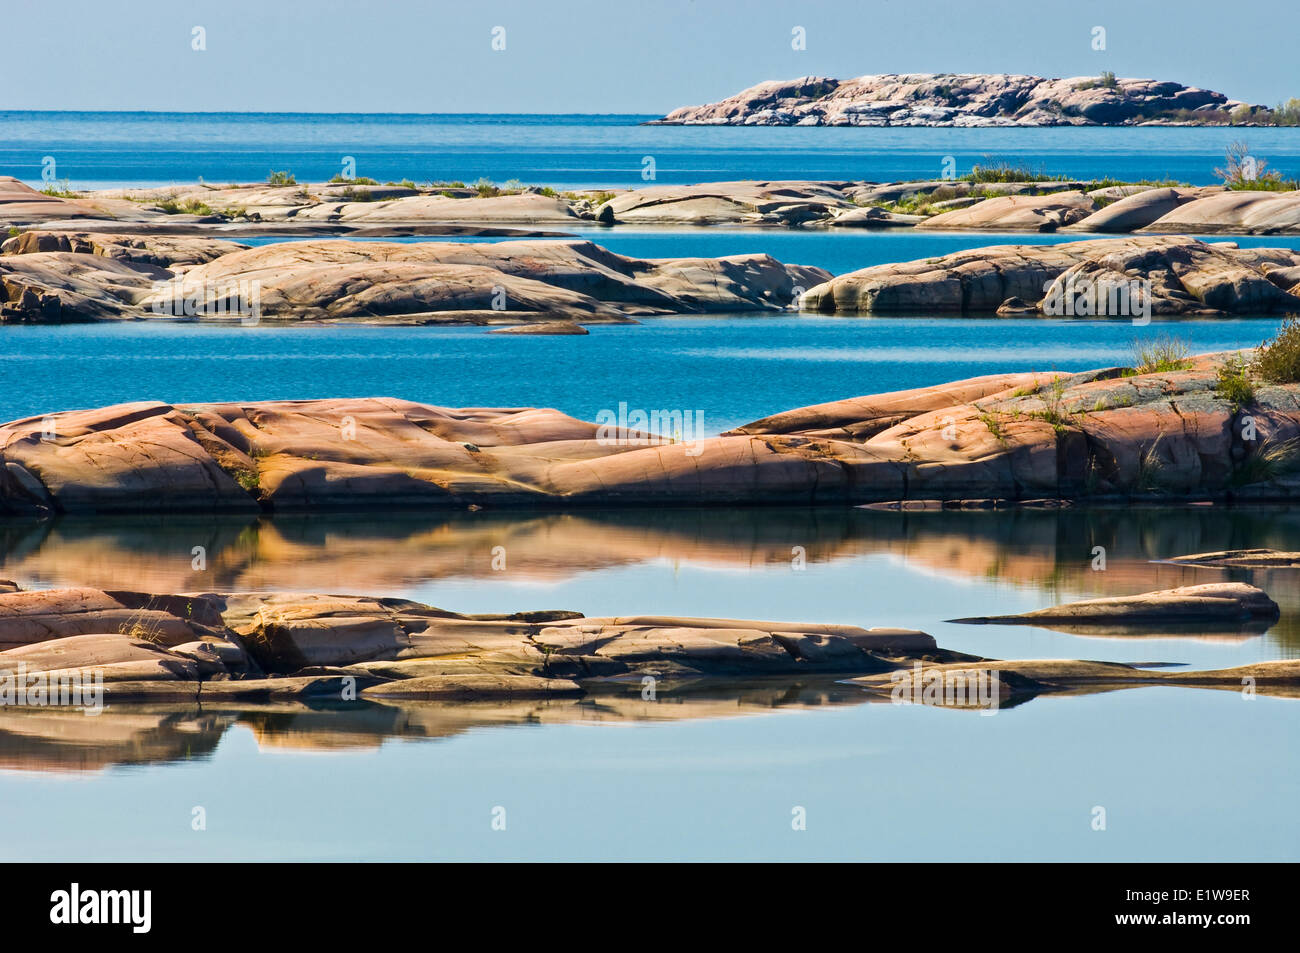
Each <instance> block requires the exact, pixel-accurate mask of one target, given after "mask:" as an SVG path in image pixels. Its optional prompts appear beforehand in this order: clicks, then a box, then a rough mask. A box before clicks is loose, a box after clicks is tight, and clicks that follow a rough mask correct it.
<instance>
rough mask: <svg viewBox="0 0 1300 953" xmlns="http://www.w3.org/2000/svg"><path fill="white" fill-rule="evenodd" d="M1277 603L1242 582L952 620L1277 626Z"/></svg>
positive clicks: (1101, 624) (1080, 623)
mask: <svg viewBox="0 0 1300 953" xmlns="http://www.w3.org/2000/svg"><path fill="white" fill-rule="evenodd" d="M1279 615H1280V610H1279V609H1278V605H1277V603H1276V602H1274V601H1273V600H1272V599H1270V598H1269V597H1268V593H1266V592H1264V591H1263V590H1262V589H1259V588H1257V587H1256V586H1252V585H1249V584H1247V583H1244V582H1212V583H1207V584H1205V585H1202V586H1183V587H1180V588H1178V589H1164V590H1161V591H1159V592H1144V593H1140V594H1138V595H1133V596H1111V597H1108V598H1104V599H1085V600H1082V601H1080V602H1068V603H1065V604H1063V605H1059V606H1052V607H1050V608H1047V609H1035V610H1034V611H1032V612H1023V613H1020V614H1018V615H999V616H979V617H972V618H967V619H952V620H951V621H952V622H964V623H968V624H976V625H982V624H988V623H993V622H999V623H1003V624H1008V623H1011V624H1020V625H1051V624H1052V623H1062V622H1063V623H1068V624H1070V625H1074V626H1091V625H1097V626H1109V625H1115V624H1119V625H1125V624H1130V625H1131V624H1135V623H1144V624H1147V625H1159V624H1173V625H1187V624H1190V623H1209V624H1220V625H1223V624H1233V623H1249V622H1260V621H1264V622H1275V621H1277V618H1278V616H1279Z"/></svg>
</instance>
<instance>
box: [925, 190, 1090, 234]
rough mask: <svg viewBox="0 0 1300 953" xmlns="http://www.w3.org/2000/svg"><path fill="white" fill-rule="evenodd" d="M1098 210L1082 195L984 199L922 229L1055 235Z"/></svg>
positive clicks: (944, 214)
mask: <svg viewBox="0 0 1300 953" xmlns="http://www.w3.org/2000/svg"><path fill="white" fill-rule="evenodd" d="M1096 208H1097V204H1096V202H1094V201H1093V200H1092V199H1091V198H1090V197H1088V196H1087V195H1084V194H1083V193H1082V192H1073V191H1069V192H1053V193H1051V194H1049V195H1005V196H999V197H997V198H989V199H983V200H982V201H977V202H975V203H974V204H971V205H966V206H964V207H962V208H955V209H953V210H952V211H950V212H942V213H940V214H939V215H934V216H932V217H930V218H927V219H925V220H924V221H922V222H921V223H920V224H921V225H922V226H923V227H925V228H964V229H974V228H995V229H1001V230H1004V231H1021V232H1054V231H1056V230H1057V229H1058V228H1062V227H1064V226H1066V225H1073V224H1075V223H1076V222H1081V221H1084V220H1086V219H1087V218H1088V217H1089V216H1090V215H1091V214H1092V213H1093V212H1094V210H1095V209H1096Z"/></svg>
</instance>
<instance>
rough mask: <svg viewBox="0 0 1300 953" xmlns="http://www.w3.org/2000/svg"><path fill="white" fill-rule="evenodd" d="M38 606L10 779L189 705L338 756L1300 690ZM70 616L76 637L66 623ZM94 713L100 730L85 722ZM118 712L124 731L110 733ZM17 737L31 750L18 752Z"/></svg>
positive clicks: (869, 633) (1276, 678)
mask: <svg viewBox="0 0 1300 953" xmlns="http://www.w3.org/2000/svg"><path fill="white" fill-rule="evenodd" d="M30 595H32V594H29V593H0V641H5V642H7V643H9V644H12V643H13V642H15V641H19V642H21V643H22V644H20V645H18V646H17V647H14V648H6V649H3V650H0V764H3V765H4V766H6V767H19V768H33V767H49V766H56V767H74V768H77V769H85V768H86V767H95V766H98V765H100V764H103V763H110V762H112V761H114V760H125V761H140V760H156V759H165V758H168V757H179V756H181V752H182V751H184V752H186V753H192V752H193V751H195V750H198V751H205V750H211V747H212V746H213V745H212V741H211V739H210V730H209V731H207V732H205V731H204V730H202V726H201V725H197V724H195V723H193V722H191V721H189V720H188V719H186V718H185V717H184V715H183V707H182V708H180V709H178V708H177V707H175V706H188V705H201V706H202V709H203V711H204V712H205V713H206V715H205V716H204V717H205V718H206V719H207V720H208V724H207V728H208V729H212V728H216V729H217V730H218V733H219V731H220V730H221V729H222V728H223V727H224V726H225V725H228V724H229V723H230V722H231V720H232V719H231V718H230V717H229V714H234V713H238V712H239V711H241V710H243V711H248V710H250V709H251V710H252V712H253V713H252V714H251V718H252V723H253V724H254V725H256V724H257V723H258V720H259V719H258V718H257V715H256V714H255V713H256V712H257V711H259V710H260V711H262V712H264V713H265V714H267V715H274V714H277V713H278V714H279V715H280V716H281V717H280V718H279V719H277V720H278V721H279V723H280V724H281V726H282V728H283V727H288V726H289V725H290V724H291V722H292V721H293V720H294V719H293V718H289V717H285V716H289V715H290V714H291V713H292V714H293V715H294V716H296V715H298V714H303V715H306V716H308V717H309V718H310V719H313V720H316V721H319V722H320V724H318V725H316V726H315V730H316V732H317V733H319V735H320V736H321V737H323V738H325V739H328V738H330V737H331V736H333V738H334V741H333V742H324V744H325V746H339V745H350V744H357V743H366V739H368V738H373V737H374V732H375V730H376V728H378V729H379V730H380V736H381V737H382V736H385V735H388V734H405V733H408V732H404V731H402V730H400V728H399V727H398V726H397V725H396V724H394V723H393V722H392V721H391V720H390V719H388V718H386V717H385V715H384V713H385V712H390V713H392V712H393V711H394V709H393V708H392V707H390V706H397V707H398V708H399V709H402V710H405V711H408V712H410V713H411V720H412V722H413V723H414V724H415V725H419V724H422V723H425V719H430V721H429V722H428V724H430V725H431V726H438V729H437V730H434V731H428V730H425V731H420V730H415V731H411V732H409V733H412V734H424V735H430V734H448V733H454V732H455V731H458V730H464V728H465V727H467V726H468V725H470V724H474V723H482V722H484V720H485V716H486V720H487V721H488V722H491V721H496V722H498V723H499V722H501V721H509V720H515V719H516V718H517V717H518V716H519V715H531V716H532V717H533V718H534V719H536V718H537V717H538V716H539V715H540V714H541V709H539V708H538V707H537V705H538V704H540V703H543V702H549V701H561V702H563V700H565V699H587V700H588V701H589V702H594V703H595V706H596V709H597V712H599V711H604V712H606V715H605V717H620V718H648V719H655V718H666V717H668V718H672V717H676V718H686V717H695V716H717V715H718V714H720V713H722V711H721V710H720V706H719V704H717V703H715V704H709V701H710V699H714V700H715V701H716V700H723V699H725V700H726V704H727V707H728V708H730V709H731V711H732V713H735V712H736V711H737V709H739V710H740V711H744V710H749V711H757V710H760V709H764V708H765V709H767V710H770V708H771V707H773V706H774V705H778V704H799V703H800V702H801V701H807V702H809V703H812V702H816V701H818V700H821V701H823V702H832V701H833V702H837V703H844V702H845V701H850V702H851V701H853V700H857V701H858V702H862V701H869V700H873V699H875V698H879V699H881V700H884V699H885V698H887V699H888V700H889V701H892V702H895V703H908V704H925V705H939V706H943V707H950V708H955V709H967V710H972V709H977V710H981V711H992V710H994V709H996V708H998V707H1002V706H1003V705H1015V704H1021V703H1023V702H1025V701H1027V700H1029V699H1032V698H1034V697H1035V696H1037V695H1041V694H1050V693H1066V694H1070V695H1078V694H1087V693H1089V692H1095V691H1108V690H1115V689H1122V688H1130V687H1140V686H1149V685H1170V686H1183V687H1200V688H1214V689H1221V690H1236V691H1240V690H1241V689H1242V687H1243V686H1244V685H1250V686H1251V688H1252V690H1254V691H1257V692H1259V693H1261V694H1272V695H1282V696H1295V695H1296V694H1298V693H1300V663H1298V662H1296V661H1295V660H1289V659H1288V660H1280V661H1271V662H1261V663H1255V664H1252V665H1248V666H1242V667H1240V668H1233V669H1220V670H1210V671H1191V672H1188V671H1163V670H1152V669H1151V668H1149V667H1147V668H1142V667H1134V666H1129V665H1122V664H1116V663H1107V662H1091V661H1077V660H1063V659H1049V660H1023V661H1022V660H1009V661H1001V660H996V659H991V658H986V657H982V656H975V655H967V654H962V653H957V652H952V651H949V650H946V649H943V648H941V647H939V646H937V645H936V644H935V641H934V639H933V638H932V637H931V636H929V635H927V634H926V633H924V632H919V631H915V630H907V629H883V628H872V629H864V628H860V627H857V626H848V625H835V624H827V623H784V622H760V621H753V620H733V619H710V618H676V617H660V616H644V617H609V618H585V617H583V616H582V615H581V614H580V613H576V612H565V611H554V610H550V611H540V612H523V613H513V614H510V615H496V616H491V615H487V616H485V615H477V616H469V615H463V614H459V613H455V612H449V611H447V610H444V609H438V608H434V607H432V606H428V605H423V604H420V603H416V602H411V601H409V600H405V599H395V598H374V597H366V596H350V595H323V594H310V593H189V594H176V595H170V594H135V598H136V599H137V600H138V601H140V602H141V603H143V604H146V605H150V606H157V607H159V609H158V612H159V613H160V615H162V616H166V617H167V618H168V619H169V620H170V621H169V623H168V624H170V625H171V626H172V627H173V628H175V629H177V630H178V631H179V630H180V629H182V628H185V627H189V626H193V625H195V624H196V623H194V622H193V621H192V620H191V618H190V615H199V616H202V617H203V618H204V619H211V620H213V622H214V624H212V625H210V626H207V625H205V626H204V627H203V628H204V630H205V631H203V632H202V634H201V636H200V638H198V639H197V640H196V641H192V642H184V643H175V642H169V641H166V640H161V639H158V638H149V637H147V636H146V635H143V634H142V630H139V629H137V628H134V627H128V626H127V625H126V623H119V624H118V626H117V628H116V629H112V628H109V629H108V630H107V631H93V632H88V633H85V634H80V635H71V636H68V635H59V634H56V633H57V632H60V631H64V630H66V629H69V628H77V627H80V626H81V625H82V624H83V623H84V622H85V621H86V620H85V618H84V617H85V615H86V613H85V612H83V611H81V606H82V605H83V604H86V603H96V604H102V605H103V606H108V605H111V604H112V603H114V602H119V601H120V600H118V599H117V598H116V594H113V593H107V592H98V593H97V592H95V591H93V590H74V591H67V590H52V591H48V592H46V593H42V594H41V596H42V599H43V600H44V603H45V606H46V607H47V608H49V609H51V610H52V612H51V613H49V614H47V615H46V616H45V619H47V620H48V622H49V624H50V626H51V628H50V632H49V634H47V635H45V636H44V637H38V638H36V639H33V638H32V630H31V627H30V625H29V624H28V623H29V622H30V620H31V618H32V613H31V612H30V611H29V610H30V605H29V604H28V603H30V601H31V600H30V599H24V597H25V596H30ZM64 610H66V611H67V612H69V613H71V615H72V616H73V617H74V619H73V620H72V621H71V622H67V621H65V620H64V619H63V618H62V611H64ZM111 624H112V620H111V619H108V618H103V619H102V620H101V625H103V626H109V625H111ZM818 686H820V690H819V688H818ZM827 692H830V693H831V695H829V696H828V695H826V694H825V693H827ZM846 695H847V696H848V697H847V698H846ZM660 698H662V699H663V700H664V701H665V702H667V703H668V704H665V705H664V706H663V709H661V708H660V705H659V704H655V702H656V701H657V700H658V699H660ZM693 699H695V700H696V701H695V702H694V703H692V700H693ZM782 699H784V701H782ZM746 700H748V701H746ZM761 701H766V704H765V705H764V704H761ZM646 702H649V704H648V705H647V704H643V703H646ZM168 705H170V706H173V707H172V708H170V709H167V708H165V707H163V708H160V706H168ZM301 705H306V706H309V707H308V708H307V709H303V708H301V707H298V706H301ZM485 705H491V706H492V709H491V710H489V709H486V708H484V707H482V706H485ZM521 705H522V706H523V707H522V708H520V707H518V706H521ZM683 705H685V706H686V707H682V706H683ZM411 706H415V707H411ZM312 709H314V711H313V710H312ZM159 710H167V711H170V712H171V713H172V717H173V718H174V719H175V720H178V721H180V722H181V723H182V725H183V726H184V727H185V729H186V730H188V731H189V733H190V734H191V735H198V738H197V739H193V738H192V739H191V740H190V741H187V742H186V743H185V744H184V745H176V746H172V745H169V744H166V743H164V742H163V741H161V740H159V739H155V740H154V741H153V742H152V743H150V744H147V745H144V746H143V747H141V745H140V744H135V745H132V746H129V747H127V748H126V749H125V751H124V745H126V742H128V741H130V740H136V741H143V739H137V738H136V732H137V731H138V729H139V728H140V727H141V725H145V726H151V725H152V723H151V722H150V721H149V717H148V716H149V714H150V713H151V712H157V711H159ZM83 711H86V712H87V713H90V712H92V711H93V712H94V713H96V714H98V715H99V717H97V718H91V719H87V718H82V717H80V715H81V713H82V712H83ZM417 712H421V713H422V714H417ZM669 712H672V714H670V713H669ZM228 713H229V714H228ZM512 713H513V714H512ZM569 714H570V716H573V715H576V714H578V713H577V712H574V711H570V713H569ZM115 715H122V716H125V717H126V718H128V719H130V720H129V721H127V722H126V723H120V722H118V723H115V722H114V721H113V720H112V719H113V718H114V716H115ZM593 716H594V713H591V712H589V713H587V715H586V716H585V718H586V719H590V718H591V717H593ZM562 717H564V716H563V714H562V713H561V714H560V715H558V716H555V717H553V719H552V720H560V718H562ZM74 718H75V719H76V720H73V719H74ZM358 718H361V719H363V721H368V722H369V725H368V730H365V729H363V730H362V731H360V732H357V731H356V729H357V727H358V726H359V723H358V720H357V719H358ZM101 719H108V720H107V721H101ZM141 719H143V720H141ZM153 727H161V726H157V725H154V726H153ZM308 727H309V726H307V725H301V726H300V727H299V730H298V731H297V732H292V731H291V732H289V734H290V735H291V736H292V735H294V734H296V735H297V739H296V743H295V742H294V740H293V739H292V738H291V737H282V738H280V740H279V742H278V743H279V744H281V745H284V744H290V745H291V746H302V745H303V743H304V742H305V741H306V738H305V737H304V734H305V732H306V731H307V729H308ZM268 731H269V726H267V725H265V724H263V725H262V726H261V728H260V729H258V730H256V731H255V734H257V735H258V737H259V741H263V739H264V738H268V737H269V739H270V742H271V743H276V742H275V740H274V738H275V732H274V731H269V735H268V734H267V732H268ZM15 737H18V738H22V739H24V740H23V741H22V742H20V743H17V744H15ZM47 737H48V738H50V739H53V738H57V739H58V742H59V746H60V747H61V748H62V751H61V755H62V757H60V751H58V750H51V748H53V746H52V745H49V744H44V745H43V744H40V743H39V739H44V738H47ZM372 743H373V742H372ZM317 746H321V743H318V744H317ZM115 753H116V757H114V754H115ZM70 754H71V755H74V756H75V759H74V761H73V762H72V763H68V760H67V759H68V756H69V755H70Z"/></svg>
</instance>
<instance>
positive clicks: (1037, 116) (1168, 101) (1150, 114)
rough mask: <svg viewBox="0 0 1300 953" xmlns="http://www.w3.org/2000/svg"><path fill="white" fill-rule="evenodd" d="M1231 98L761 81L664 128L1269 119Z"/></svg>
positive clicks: (1021, 78)
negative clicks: (672, 126)
mask: <svg viewBox="0 0 1300 953" xmlns="http://www.w3.org/2000/svg"><path fill="white" fill-rule="evenodd" d="M1268 114H1269V111H1268V110H1267V109H1264V108H1263V107H1252V106H1250V105H1248V104H1246V103H1243V102H1239V101H1237V100H1232V99H1229V98H1228V97H1227V96H1225V95H1224V94H1223V93H1217V92H1214V91H1212V90H1208V89H1198V88H1197V87H1195V86H1184V85H1182V84H1181V83H1174V82H1159V81H1156V80H1152V79H1121V78H1117V77H1116V76H1115V75H1114V74H1113V73H1103V74H1102V75H1101V76H1100V77H1098V76H1076V77H1073V78H1069V79H1046V78H1044V77H1041V76H1025V75H1017V74H1010V73H884V74H875V75H868V76H859V77H856V78H854V79H844V80H840V79H832V78H830V77H827V76H804V77H801V78H799V79H793V80H779V81H768V82H764V83H759V84H758V85H757V86H751V87H750V88H749V89H746V90H742V91H741V92H739V93H737V94H736V95H734V96H731V97H728V98H727V99H724V100H721V101H720V102H716V103H709V104H707V105H704V106H684V107H682V108H681V109H675V110H673V111H672V112H670V113H669V114H668V115H667V116H665V117H663V118H662V119H660V120H657V122H659V123H662V124H668V125H727V126H965V127H971V126H1120V125H1139V124H1144V123H1160V124H1167V123H1171V122H1184V123H1193V122H1194V123H1231V122H1250V121H1261V120H1262V121H1268V120H1267V116H1268Z"/></svg>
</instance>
